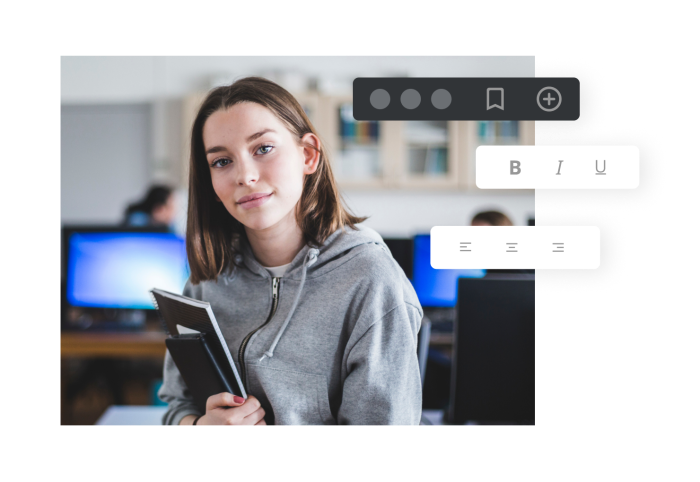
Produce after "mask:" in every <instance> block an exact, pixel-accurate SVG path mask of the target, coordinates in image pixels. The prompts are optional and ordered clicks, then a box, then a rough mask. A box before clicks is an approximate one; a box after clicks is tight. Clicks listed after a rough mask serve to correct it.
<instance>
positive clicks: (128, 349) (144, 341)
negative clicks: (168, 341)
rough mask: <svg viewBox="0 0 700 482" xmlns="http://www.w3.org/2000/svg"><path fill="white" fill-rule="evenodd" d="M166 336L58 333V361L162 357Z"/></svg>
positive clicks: (155, 333) (144, 333)
mask: <svg viewBox="0 0 700 482" xmlns="http://www.w3.org/2000/svg"><path fill="white" fill-rule="evenodd" d="M165 338H166V335H165V333H162V332H159V331H142V332H132V333H79V332H64V333H61V358H137V357H143V358H158V359H160V360H162V359H163V358H164V357H165Z"/></svg>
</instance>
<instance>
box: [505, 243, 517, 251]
mask: <svg viewBox="0 0 700 482" xmlns="http://www.w3.org/2000/svg"><path fill="white" fill-rule="evenodd" d="M517 252H518V243H506V253H517Z"/></svg>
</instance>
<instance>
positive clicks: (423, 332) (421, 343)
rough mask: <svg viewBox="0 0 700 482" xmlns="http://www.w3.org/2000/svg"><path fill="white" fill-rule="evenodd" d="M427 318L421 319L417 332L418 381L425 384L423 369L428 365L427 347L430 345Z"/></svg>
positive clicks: (428, 321) (429, 324) (429, 323)
mask: <svg viewBox="0 0 700 482" xmlns="http://www.w3.org/2000/svg"><path fill="white" fill-rule="evenodd" d="M431 324H432V323H431V322H430V320H429V319H428V318H426V317H423V321H421V324H420V330H419V331H418V367H419V368H420V381H421V384H425V367H426V365H427V364H428V346H429V345H430V326H431Z"/></svg>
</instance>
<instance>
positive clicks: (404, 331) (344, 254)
mask: <svg viewBox="0 0 700 482" xmlns="http://www.w3.org/2000/svg"><path fill="white" fill-rule="evenodd" d="M191 140H192V142H191V151H190V182H189V203H188V216H187V235H186V241H187V255H188V259H189V266H190V271H191V276H190V279H189V281H188V282H187V284H186V286H185V289H184V292H183V294H184V295H185V296H188V297H191V298H196V299H199V300H203V301H207V302H209V303H210V304H211V307H212V310H213V311H214V313H216V318H217V321H218V322H219V325H220V326H221V330H222V332H223V333H224V335H225V337H226V341H227V343H228V347H229V349H230V351H231V354H232V355H233V362H234V364H235V366H236V368H237V370H238V372H239V373H240V375H241V379H242V382H243V384H244V386H245V389H246V392H247V393H248V394H249V396H248V398H247V399H244V398H242V397H237V396H234V395H233V394H231V393H220V394H217V395H214V396H212V397H210V398H209V399H208V400H207V404H206V411H205V413H200V412H199V411H198V409H197V407H196V405H195V404H194V402H193V400H192V397H191V395H190V394H189V391H188V389H187V386H186V385H185V384H184V382H183V379H182V377H181V376H180V373H179V371H178V369H177V366H176V365H175V363H174V361H173V359H172V357H170V354H169V353H168V354H166V358H165V367H164V376H163V379H164V382H163V386H162V388H161V390H160V392H159V396H160V398H161V399H162V400H163V401H165V402H167V403H168V410H167V412H166V413H165V415H164V417H163V423H164V424H179V425H209V424H227V425H266V424H270V423H275V424H418V422H419V421H420V417H421V380H420V372H419V367H418V358H417V355H416V343H417V335H418V330H419V327H420V322H421V319H422V317H423V311H422V308H421V306H420V303H419V301H418V297H417V295H416V292H415V290H414V289H413V286H412V285H411V283H410V282H409V281H408V279H407V278H406V276H405V274H404V273H403V271H402V270H401V268H400V267H399V266H398V264H397V263H396V262H395V261H394V259H393V257H392V256H391V253H390V251H389V249H388V248H387V246H386V244H385V243H384V242H383V240H382V238H381V237H380V236H379V234H377V233H376V232H375V231H374V230H372V229H370V228H367V227H364V226H362V225H361V224H360V223H362V222H363V221H364V220H365V218H362V217H357V216H354V215H353V214H351V213H350V212H349V211H348V210H347V208H346V207H345V206H344V204H343V201H342V199H341V196H340V193H339V191H338V188H337V186H336V183H335V178H334V176H333V173H332V171H331V164H330V160H329V158H328V156H327V154H326V150H325V148H324V146H323V144H322V142H321V140H320V138H319V136H318V134H317V133H316V130H315V129H314V127H313V126H312V124H311V122H310V121H309V119H308V117H307V116H306V114H305V113H304V110H303V109H302V107H301V106H300V105H299V103H298V102H297V101H296V99H295V98H294V97H293V96H292V95H291V94H290V93H289V92H287V91H286V90H285V89H283V88H282V87H280V86H279V85H277V84H275V83H273V82H271V81H269V80H266V79H263V78H258V77H249V78H244V79H241V80H238V81H237V82H234V83H233V84H232V85H229V86H224V87H218V88H216V89H214V90H212V91H210V92H209V94H208V95H207V97H206V99H205V100H204V102H203V103H202V105H201V107H200V109H199V112H198V114H197V116H196V118H195V121H194V124H193V127H192V137H191Z"/></svg>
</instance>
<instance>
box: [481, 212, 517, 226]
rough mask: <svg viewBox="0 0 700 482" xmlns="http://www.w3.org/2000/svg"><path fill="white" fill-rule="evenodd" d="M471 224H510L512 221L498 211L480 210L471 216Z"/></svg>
mask: <svg viewBox="0 0 700 482" xmlns="http://www.w3.org/2000/svg"><path fill="white" fill-rule="evenodd" d="M471 225H472V226H512V225H513V221H511V220H510V218H509V217H508V216H506V215H505V214H503V213H502V212H500V211H482V212H480V213H478V214H476V215H475V216H474V217H473V218H472V222H471Z"/></svg>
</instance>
